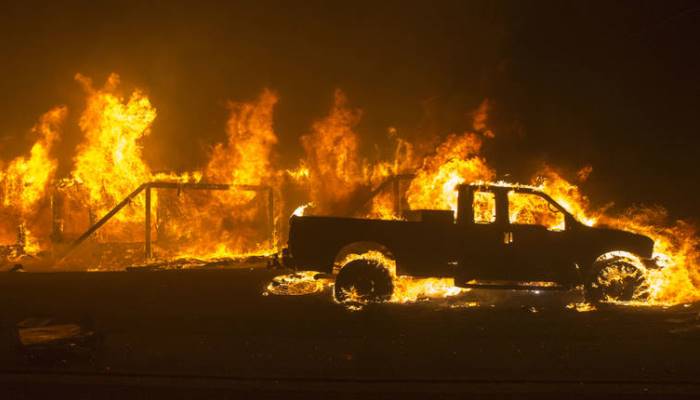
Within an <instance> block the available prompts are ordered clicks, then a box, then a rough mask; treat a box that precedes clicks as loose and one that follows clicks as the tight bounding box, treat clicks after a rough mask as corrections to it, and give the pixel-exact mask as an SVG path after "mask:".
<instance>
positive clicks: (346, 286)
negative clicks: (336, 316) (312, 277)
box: [335, 260, 394, 303]
mask: <svg viewBox="0 0 700 400" xmlns="http://www.w3.org/2000/svg"><path fill="white" fill-rule="evenodd" d="M393 291H394V283H393V281H392V279H391V275H390V274H389V271H388V270H387V269H386V268H384V267H383V266H381V265H380V264H379V263H378V262H376V261H372V260H355V261H351V262H349V263H347V264H346V265H345V266H343V268H342V269H341V270H340V272H339V273H338V276H337V277H336V279H335V298H336V300H337V301H338V302H341V303H343V302H353V303H377V302H383V301H387V300H389V299H391V294H392V292H393Z"/></svg>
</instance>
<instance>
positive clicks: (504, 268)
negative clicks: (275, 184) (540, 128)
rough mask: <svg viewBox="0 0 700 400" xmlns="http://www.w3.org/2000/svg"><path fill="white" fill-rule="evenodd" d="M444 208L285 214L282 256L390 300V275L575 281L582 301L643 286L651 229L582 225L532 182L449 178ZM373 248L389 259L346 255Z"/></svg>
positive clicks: (493, 284)
mask: <svg viewBox="0 0 700 400" xmlns="http://www.w3.org/2000/svg"><path fill="white" fill-rule="evenodd" d="M457 191H458V201H457V215H456V218H455V216H454V213H453V211H451V210H411V211H409V212H407V213H406V215H405V216H404V217H405V219H404V220H372V219H359V218H339V217H326V216H293V217H292V218H291V220H290V231H289V241H288V248H287V250H286V253H285V254H284V256H283V260H284V262H285V264H286V265H288V266H292V267H294V268H298V269H304V270H312V271H319V272H323V273H328V274H335V288H334V293H335V296H336V299H337V300H339V301H343V300H346V299H347V298H348V293H350V292H352V293H353V298H355V299H357V298H359V299H362V300H364V301H382V300H386V299H389V298H390V297H391V293H392V291H393V283H392V276H393V275H394V274H396V275H408V276H412V277H440V278H445V277H448V278H453V279H454V284H455V285H456V286H460V287H466V288H491V289H521V290H547V289H560V290H568V289H571V288H574V287H580V286H583V288H584V293H585V295H586V297H587V299H588V300H589V301H592V302H598V301H602V300H622V301H624V300H631V299H638V298H642V297H643V296H644V294H645V289H644V288H645V276H646V270H647V269H650V268H659V267H658V266H657V265H656V263H655V262H654V260H653V259H652V251H653V247H654V242H653V240H652V239H651V238H649V237H646V236H643V235H639V234H635V233H631V232H626V231H622V230H617V229H607V228H598V227H590V226H586V225H585V224H583V223H581V222H579V221H577V220H576V219H575V218H574V216H573V215H571V213H569V212H568V211H567V210H566V209H565V208H564V207H562V206H561V205H560V204H558V203H557V202H556V201H554V200H553V199H552V198H551V197H550V196H548V195H547V194H546V193H544V192H542V191H540V190H538V189H537V188H535V187H530V186H519V185H505V184H503V185H501V184H463V185H459V186H457ZM370 250H374V251H379V252H381V253H382V254H383V255H384V256H385V257H388V258H390V259H393V260H394V261H395V262H396V270H395V271H388V270H387V269H386V268H385V266H383V265H380V263H378V262H373V261H371V260H367V259H356V260H355V261H352V262H349V263H346V264H345V265H342V261H343V260H344V259H346V257H347V255H348V254H352V253H361V252H367V251H370Z"/></svg>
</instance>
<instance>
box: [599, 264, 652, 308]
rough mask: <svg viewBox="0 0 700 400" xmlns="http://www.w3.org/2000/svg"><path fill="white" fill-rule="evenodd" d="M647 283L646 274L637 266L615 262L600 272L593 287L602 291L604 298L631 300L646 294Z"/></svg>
mask: <svg viewBox="0 0 700 400" xmlns="http://www.w3.org/2000/svg"><path fill="white" fill-rule="evenodd" d="M645 283H646V280H645V279H644V275H643V274H642V271H640V270H639V269H638V268H637V267H635V266H633V265H630V264H626V263H614V264H611V265H607V266H605V267H603V268H602V269H601V270H600V271H599V272H598V275H596V279H595V280H594V282H593V287H595V288H597V289H598V290H599V291H600V293H601V295H602V297H603V298H602V300H608V301H630V300H638V299H642V298H644V297H645V296H646V290H645V289H646V285H645Z"/></svg>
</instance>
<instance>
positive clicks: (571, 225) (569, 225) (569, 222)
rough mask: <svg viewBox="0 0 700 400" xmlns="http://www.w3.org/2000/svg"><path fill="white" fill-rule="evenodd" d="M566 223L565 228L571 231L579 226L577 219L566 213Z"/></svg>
mask: <svg viewBox="0 0 700 400" xmlns="http://www.w3.org/2000/svg"><path fill="white" fill-rule="evenodd" d="M564 224H565V226H564V229H565V230H567V231H569V230H572V229H576V227H577V226H578V221H576V220H575V219H574V217H572V216H571V215H569V214H566V217H565V218H564Z"/></svg>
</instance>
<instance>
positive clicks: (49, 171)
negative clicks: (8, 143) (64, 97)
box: [0, 107, 68, 254]
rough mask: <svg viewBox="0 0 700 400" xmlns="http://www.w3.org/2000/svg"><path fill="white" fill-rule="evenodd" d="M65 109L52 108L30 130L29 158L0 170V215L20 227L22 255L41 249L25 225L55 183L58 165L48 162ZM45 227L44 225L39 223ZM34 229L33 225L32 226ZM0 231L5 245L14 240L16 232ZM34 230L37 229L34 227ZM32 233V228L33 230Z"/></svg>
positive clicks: (34, 216) (13, 161) (51, 160)
mask: <svg viewBox="0 0 700 400" xmlns="http://www.w3.org/2000/svg"><path fill="white" fill-rule="evenodd" d="M67 113H68V110H67V108H66V107H55V108H53V109H51V110H50V111H48V112H47V113H45V114H44V115H42V116H41V118H40V119H39V122H38V123H37V124H36V125H35V126H34V128H33V129H32V134H33V135H37V136H38V138H37V140H36V142H35V143H34V144H33V145H32V148H31V150H30V151H29V156H28V157H24V156H20V157H17V158H15V159H14V160H12V161H11V162H10V163H8V165H7V166H6V167H5V168H0V201H1V203H0V204H1V205H2V214H4V215H6V216H5V218H6V219H9V220H12V221H13V224H14V225H15V226H20V227H21V228H20V231H21V236H23V238H21V239H20V240H21V241H23V242H24V243H23V247H24V252H26V253H28V254H34V253H37V252H38V251H39V250H40V249H41V248H42V247H43V246H42V244H41V242H44V241H45V240H40V239H39V238H37V237H35V236H34V235H32V233H31V232H30V231H29V229H28V228H27V227H26V225H27V224H30V223H31V222H33V221H35V220H36V219H37V216H38V214H39V213H40V212H41V207H40V203H42V202H43V201H44V200H45V199H46V195H47V193H48V191H49V185H50V183H51V181H52V180H53V179H54V175H55V173H56V168H57V166H58V163H57V162H56V160H55V159H53V158H51V156H50V153H51V150H52V148H53V145H54V144H55V143H56V141H57V140H58V139H59V136H60V130H61V126H62V124H63V122H64V120H65V118H66V115H67ZM41 222H42V223H46V221H43V220H42V221H41ZM32 225H34V224H32ZM7 228H8V227H6V226H2V227H0V231H2V232H1V236H2V238H3V239H5V240H6V241H11V240H12V239H11V238H14V236H15V234H16V231H15V232H11V231H12V229H11V228H10V229H9V230H7V231H6V230H5V229H7ZM37 228H39V227H38V226H37ZM32 229H33V228H32Z"/></svg>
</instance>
